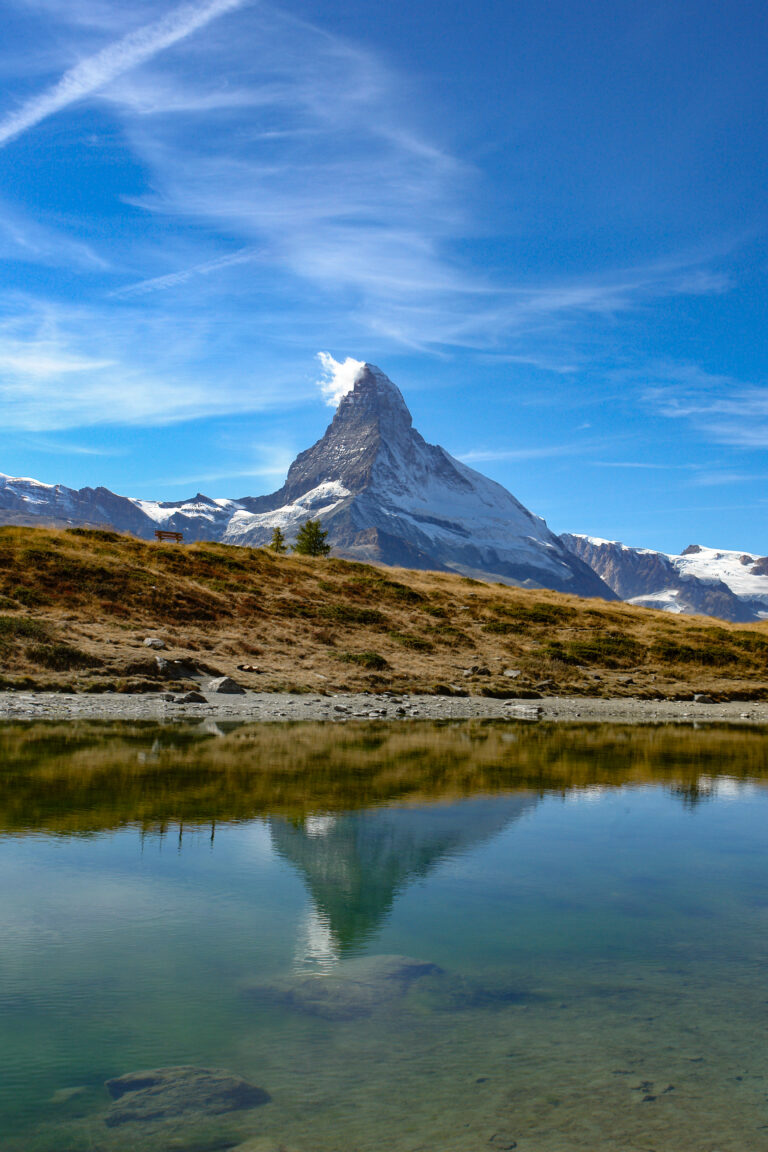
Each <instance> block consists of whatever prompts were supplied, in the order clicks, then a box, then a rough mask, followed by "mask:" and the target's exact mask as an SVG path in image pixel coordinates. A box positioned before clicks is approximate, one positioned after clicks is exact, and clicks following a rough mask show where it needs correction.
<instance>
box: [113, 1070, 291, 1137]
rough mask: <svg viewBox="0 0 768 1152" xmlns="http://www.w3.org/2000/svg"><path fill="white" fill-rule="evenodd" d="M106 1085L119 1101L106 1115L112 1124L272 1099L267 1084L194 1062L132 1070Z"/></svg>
mask: <svg viewBox="0 0 768 1152" xmlns="http://www.w3.org/2000/svg"><path fill="white" fill-rule="evenodd" d="M106 1088H107V1091H108V1092H109V1094H110V1096H111V1097H112V1099H113V1100H114V1101H115V1103H114V1104H113V1105H112V1106H111V1107H110V1109H109V1111H108V1112H107V1115H106V1117H105V1123H106V1124H107V1125H108V1126H109V1127H110V1128H114V1127H116V1126H117V1125H118V1124H128V1123H132V1122H142V1121H148V1120H152V1121H158V1120H167V1119H169V1118H171V1117H176V1116H183V1115H184V1114H185V1113H188V1112H196V1113H202V1114H203V1115H208V1116H218V1115H220V1114H221V1113H223V1112H234V1111H237V1110H239V1109H243V1108H256V1107H258V1106H259V1105H260V1104H267V1103H269V1101H270V1099H271V1097H270V1095H269V1093H268V1092H265V1091H264V1089H263V1088H258V1087H257V1086H256V1085H255V1084H249V1083H248V1081H247V1080H242V1079H241V1078H240V1077H239V1076H234V1075H233V1074H232V1073H231V1072H227V1071H225V1070H224V1069H221V1068H195V1067H193V1066H191V1065H179V1066H177V1067H172V1068H153V1069H150V1070H147V1071H143V1072H130V1073H128V1075H126V1076H116V1077H115V1078H114V1079H113V1080H107V1083H106Z"/></svg>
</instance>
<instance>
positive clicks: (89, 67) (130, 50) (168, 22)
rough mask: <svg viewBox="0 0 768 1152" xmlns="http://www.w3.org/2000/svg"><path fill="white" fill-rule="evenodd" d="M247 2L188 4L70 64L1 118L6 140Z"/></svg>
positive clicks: (215, 0)
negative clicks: (42, 89) (50, 83)
mask: <svg viewBox="0 0 768 1152" xmlns="http://www.w3.org/2000/svg"><path fill="white" fill-rule="evenodd" d="M244 2H246V0H209V3H207V4H182V5H180V6H179V7H178V8H174V10H173V11H172V12H169V13H168V15H167V16H164V17H163V18H162V19H161V20H156V21H155V22H154V23H152V24H145V26H144V27H143V28H139V29H137V31H135V32H131V33H129V35H127V36H124V37H123V39H122V40H118V41H117V42H116V43H114V44H110V45H109V46H108V47H107V48H102V50H101V52H97V53H96V54H95V55H94V56H89V57H88V59H86V60H82V61H81V62H80V63H79V64H76V65H75V67H74V68H70V70H69V71H68V72H65V73H64V75H63V76H62V77H61V79H60V80H59V81H58V83H56V84H54V85H53V87H51V88H48V89H47V91H45V92H41V93H40V95H39V96H33V97H32V99H31V100H28V101H27V102H26V104H23V105H22V106H21V107H20V108H18V109H17V110H16V112H12V113H11V114H10V115H9V116H6V118H5V119H4V120H2V121H0V146H2V145H4V144H7V143H8V141H9V140H13V139H14V138H15V137H16V136H19V135H21V133H22V132H26V131H27V129H28V128H33V127H34V126H35V125H36V124H39V123H40V121H41V120H45V119H46V117H48V116H52V115H53V114H54V113H55V112H60V111H61V109H62V108H66V107H67V106H68V105H69V104H74V103H75V101H77V100H82V99H83V97H85V96H90V95H91V93H92V92H97V91H98V90H99V89H100V88H103V87H104V85H105V84H108V83H109V82H110V81H111V80H114V79H115V78H116V77H117V76H121V75H122V74H123V73H124V72H129V71H130V70H131V69H132V68H135V67H136V66H137V65H139V64H143V63H144V62H145V61H147V60H150V59H151V58H152V57H153V56H156V55H157V53H158V52H162V51H163V50H164V49H165V48H170V47H171V46H172V45H173V44H177V43H178V41H179V40H184V39H185V38H186V37H187V36H189V35H191V33H192V32H196V31H197V29H198V28H203V27H204V26H205V25H206V24H208V23H210V21H211V20H215V19H216V18H217V17H218V16H223V15H224V14H225V13H226V12H231V11H232V10H233V9H235V8H240V7H241V6H242V5H243V3H244Z"/></svg>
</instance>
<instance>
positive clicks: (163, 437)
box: [0, 0, 768, 553]
mask: <svg viewBox="0 0 768 1152" xmlns="http://www.w3.org/2000/svg"><path fill="white" fill-rule="evenodd" d="M2 19H3V29H4V35H3V40H2V46H1V47H0V80H1V83H0V92H2V93H3V95H2V102H1V103H0V170H1V172H2V180H1V181H0V257H2V267H1V270H0V286H1V288H2V292H1V295H0V406H1V410H2V418H3V426H4V429H5V436H4V438H3V452H2V454H1V456H0V471H3V472H6V473H10V474H13V475H27V476H35V477H37V478H39V479H42V480H45V481H49V482H52V481H59V482H62V483H65V484H68V485H70V486H73V487H79V486H81V485H84V484H98V483H103V484H106V485H107V486H108V487H111V488H113V489H114V490H116V491H118V492H122V493H125V494H129V495H135V496H142V497H155V498H160V499H176V498H178V497H180V496H183V495H187V494H191V493H192V492H194V491H196V490H198V489H201V490H202V491H204V492H207V493H208V494H210V495H214V496H220V495H229V496H234V497H237V496H242V495H250V494H253V495H255V494H258V493H260V492H266V491H271V490H273V489H274V488H276V487H278V486H279V484H280V483H281V482H282V478H283V476H284V473H285V470H286V468H287V465H288V463H289V462H290V460H291V459H292V457H293V456H294V455H295V454H296V452H298V451H299V450H300V449H302V448H305V447H307V446H308V445H309V444H310V443H312V442H313V441H314V440H315V439H317V437H318V436H320V435H321V434H322V432H323V430H324V428H325V426H326V424H327V423H328V420H329V418H330V415H331V411H330V409H329V408H328V407H327V405H326V402H325V400H324V397H323V395H322V391H321V389H320V388H319V387H318V381H320V380H321V378H322V370H321V369H322V366H321V364H320V362H319V361H318V358H317V354H318V353H319V352H328V353H330V355H331V356H333V357H334V358H335V359H336V360H338V361H340V362H342V361H344V360H345V359H346V357H354V358H356V359H359V360H370V361H372V362H373V363H376V364H378V365H380V367H382V368H383V369H384V371H386V372H387V373H388V375H389V376H391V377H392V379H394V380H395V382H396V383H397V384H399V386H400V387H401V389H402V391H403V392H404V394H405V396H406V399H407V401H408V403H409V405H410V407H411V410H412V412H413V415H414V422H415V424H416V426H417V427H418V428H419V430H420V431H421V432H422V433H423V435H424V436H425V437H426V439H428V440H430V441H432V442H437V443H440V444H442V445H443V446H444V447H445V448H447V449H448V450H449V451H450V452H452V453H453V454H454V455H457V456H459V457H460V458H462V459H464V460H465V461H467V462H468V463H470V464H472V465H473V466H474V467H476V468H478V469H479V470H481V471H483V472H485V473H486V474H487V475H490V476H492V477H493V478H494V479H497V480H499V481H500V482H501V483H503V484H505V485H506V486H507V487H508V488H509V489H510V490H511V491H512V492H514V494H515V495H516V496H517V497H518V498H519V499H521V500H522V501H523V502H524V503H525V504H527V505H528V506H529V507H531V508H532V509H533V510H534V511H536V512H538V513H539V514H541V515H543V516H545V517H546V519H547V520H548V522H549V523H550V526H551V527H552V528H553V529H555V530H556V531H564V530H567V531H577V532H578V531H584V532H589V533H591V534H595V535H600V536H607V537H610V538H619V539H623V540H624V541H626V542H627V543H631V544H638V545H645V546H649V547H658V548H662V549H665V550H669V551H678V550H679V549H681V548H683V547H684V546H685V545H686V544H688V543H691V542H694V541H695V542H699V543H705V544H711V545H715V546H720V547H729V548H744V549H747V550H750V551H756V552H761V553H768V515H767V513H768V496H766V484H765V481H766V478H767V477H768V460H767V459H766V448H768V387H767V385H766V382H767V381H768V348H767V347H766V339H765V333H766V331H768V323H767V321H768V293H766V290H765V285H766V271H767V269H768V242H767V241H768V236H767V234H766V233H767V231H768V219H767V215H768V212H767V207H768V206H767V204H766V192H765V188H766V176H767V172H766V169H767V168H768V131H767V129H768V112H767V108H768V103H767V99H766V98H767V97H768V74H767V73H766V70H765V57H766V50H768V10H766V6H765V5H764V4H763V3H750V2H740V3H739V4H737V5H732V6H729V5H725V4H723V3H722V2H718V3H714V2H711V3H710V2H704V0H702V2H697V3H670V2H669V0H666V2H664V3H657V2H655V0H644V2H642V3H640V2H637V3H635V2H626V0H613V2H612V3H610V4H609V3H603V2H602V0H593V2H592V3H590V4H589V5H586V6H585V5H583V4H576V3H573V2H572V0H571V2H566V0H551V2H550V3H548V4H546V5H543V4H541V3H540V0H520V2H514V0H476V2H475V3H474V4H472V5H471V6H470V5H466V4H458V3H453V2H450V0H445V2H443V3H441V4H440V5H434V4H426V3H422V2H418V0H417V2H415V3H414V2H413V0H409V2H408V3H406V0H390V2H389V3H388V4H386V5H382V4H381V3H379V2H377V3H373V2H372V0H359V2H358V3H356V4H355V5H347V4H344V5H341V4H337V3H322V4H321V3H319V2H312V0H288V2H287V3H285V4H284V5H282V6H275V5H272V4H262V3H258V2H254V0H191V2H190V3H186V4H182V5H180V6H173V5H165V4H163V5H161V4H158V3H157V2H156V0H155V2H153V3H149V2H147V0H134V2H132V3H131V4H130V5H128V4H118V3H115V2H114V0H26V2H25V0H16V2H13V0H11V2H8V0H3V4H2Z"/></svg>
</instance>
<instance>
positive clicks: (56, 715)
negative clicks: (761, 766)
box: [0, 692, 768, 724]
mask: <svg viewBox="0 0 768 1152" xmlns="http://www.w3.org/2000/svg"><path fill="white" fill-rule="evenodd" d="M206 701H207V702H206V703H181V702H179V700H178V694H175V695H174V694H172V693H162V692H157V693H154V692H153V693H143V694H140V695H138V694H137V695H127V694H122V693H116V692H115V693H104V694H100V695H85V694H82V695H75V694H64V693H56V692H0V720H67V719H71V720H136V721H141V720H150V721H151V720H153V721H174V720H187V719H192V720H194V719H210V720H221V721H240V722H243V723H253V722H256V721H262V722H288V721H294V722H295V721H297V720H315V721H316V720H327V721H330V722H334V723H343V722H344V721H349V720H369V721H375V720H390V721H403V720H531V721H535V720H546V721H563V722H569V721H570V722H572V721H576V720H578V721H579V722H582V723H583V722H590V723H591V722H598V721H601V722H605V723H620V724H649V723H697V722H706V723H733V724H744V723H752V724H768V703H766V702H754V701H738V700H736V701H734V700H731V701H728V702H726V703H708V702H695V701H691V700H636V699H633V698H631V697H623V698H617V699H603V698H594V699H590V698H586V697H578V696H572V697H556V696H552V697H545V698H543V699H540V700H496V699H492V698H489V697H484V696H423V695H413V696H411V695H395V694H388V693H380V694H370V695H368V694H366V693H358V694H352V693H339V694H336V695H329V696H322V695H289V694H287V693H261V692H246V693H244V694H243V695H223V694H222V695H219V694H216V693H209V694H207V697H206Z"/></svg>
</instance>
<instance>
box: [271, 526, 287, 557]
mask: <svg viewBox="0 0 768 1152" xmlns="http://www.w3.org/2000/svg"><path fill="white" fill-rule="evenodd" d="M268 547H270V548H271V549H272V551H273V552H277V553H278V555H281V554H282V553H283V552H287V551H288V545H287V544H286V542H285V536H283V533H282V532H281V530H280V529H279V528H275V530H274V532H273V533H272V539H271V540H270V542H269V545H268Z"/></svg>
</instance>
